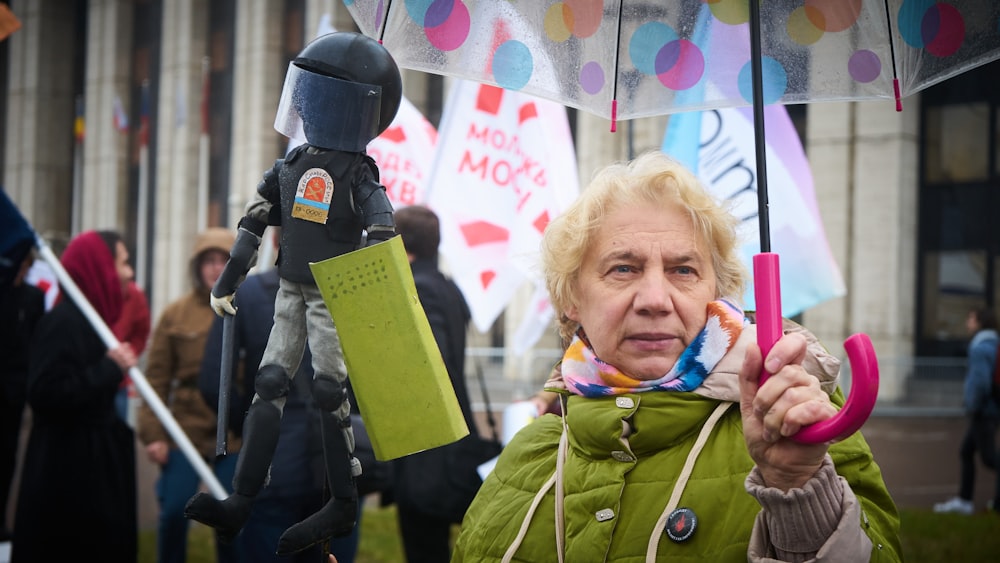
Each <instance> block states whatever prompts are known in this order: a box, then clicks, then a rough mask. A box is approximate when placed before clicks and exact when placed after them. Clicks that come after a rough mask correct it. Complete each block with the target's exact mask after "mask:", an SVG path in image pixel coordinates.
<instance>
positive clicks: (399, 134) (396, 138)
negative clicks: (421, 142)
mask: <svg viewBox="0 0 1000 563" xmlns="http://www.w3.org/2000/svg"><path fill="white" fill-rule="evenodd" d="M379 139H384V140H386V141H390V142H393V143H402V142H403V141H405V140H406V132H405V131H403V128H402V127H399V126H396V127H390V128H388V129H386V130H385V131H384V132H383V133H382V134H381V135H379Z"/></svg>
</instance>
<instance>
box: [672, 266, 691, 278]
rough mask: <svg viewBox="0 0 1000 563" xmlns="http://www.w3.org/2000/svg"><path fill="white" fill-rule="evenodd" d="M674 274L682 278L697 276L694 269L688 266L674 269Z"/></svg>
mask: <svg viewBox="0 0 1000 563" xmlns="http://www.w3.org/2000/svg"><path fill="white" fill-rule="evenodd" d="M674 273H675V274H678V275H681V276H693V275H694V274H695V271H694V268H690V267H688V266H678V267H676V268H674Z"/></svg>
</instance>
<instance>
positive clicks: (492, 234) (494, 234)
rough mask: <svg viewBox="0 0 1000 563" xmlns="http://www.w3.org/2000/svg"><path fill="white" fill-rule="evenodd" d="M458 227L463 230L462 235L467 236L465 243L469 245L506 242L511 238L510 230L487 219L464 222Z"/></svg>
mask: <svg viewBox="0 0 1000 563" xmlns="http://www.w3.org/2000/svg"><path fill="white" fill-rule="evenodd" d="M458 228H459V230H460V231H462V237H463V238H465V244H466V245H468V246H479V245H480V244H491V243H494V242H506V241H507V239H509V238H510V231H509V230H507V229H506V228H504V227H501V226H500V225H494V224H493V223H489V222H487V221H473V222H471V223H463V224H461V225H459V226H458Z"/></svg>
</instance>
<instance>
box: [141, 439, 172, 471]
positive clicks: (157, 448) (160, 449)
mask: <svg viewBox="0 0 1000 563" xmlns="http://www.w3.org/2000/svg"><path fill="white" fill-rule="evenodd" d="M169 455H170V446H169V445H168V444H167V443H166V442H164V441H163V440H157V441H155V442H150V443H149V445H147V446H146V457H148V458H149V461H151V462H153V463H155V464H157V465H163V464H165V463H167V457H168V456H169Z"/></svg>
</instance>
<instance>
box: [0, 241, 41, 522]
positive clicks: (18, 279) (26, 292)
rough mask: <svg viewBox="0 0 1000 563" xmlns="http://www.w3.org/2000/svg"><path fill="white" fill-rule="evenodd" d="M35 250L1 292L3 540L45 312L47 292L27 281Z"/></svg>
mask: <svg viewBox="0 0 1000 563" xmlns="http://www.w3.org/2000/svg"><path fill="white" fill-rule="evenodd" d="M34 261H35V254H34V252H29V253H28V256H27V257H26V258H25V259H24V260H23V261H22V262H21V266H20V269H19V270H18V272H17V274H15V276H14V279H13V282H12V284H11V286H10V287H9V288H7V289H6V290H5V291H4V292H3V293H2V294H0V541H10V535H11V532H10V528H9V527H8V525H7V503H8V501H9V500H10V492H11V484H12V482H13V480H14V465H15V463H14V462H15V460H16V459H17V444H18V442H19V441H20V436H21V419H22V418H23V414H24V401H25V392H26V389H27V387H28V351H29V350H28V347H29V346H30V345H31V337H32V335H34V333H35V326H37V325H38V320H39V319H41V318H42V315H43V314H45V292H43V291H42V290H41V289H39V288H37V287H35V286H34V285H31V284H30V283H27V282H25V281H24V276H25V275H26V274H27V273H28V269H29V268H31V264H32V263H33V262H34Z"/></svg>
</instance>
